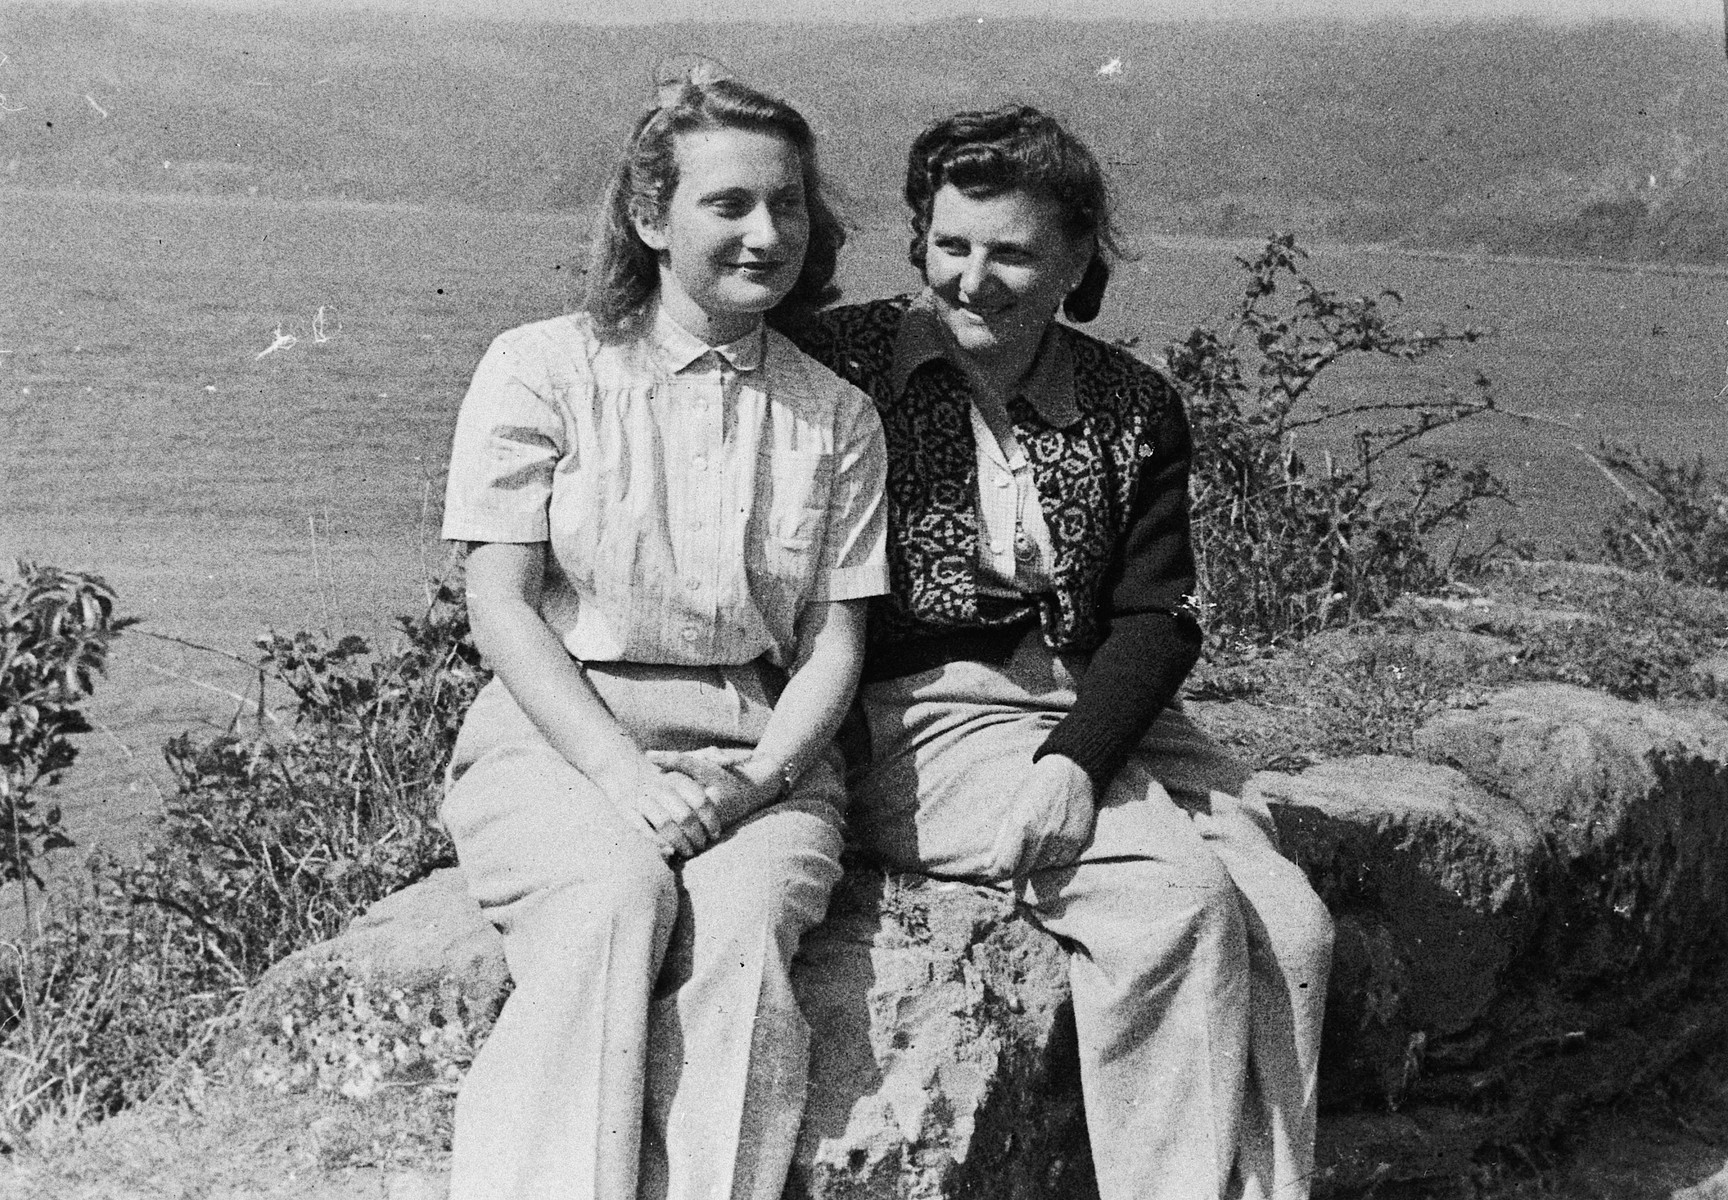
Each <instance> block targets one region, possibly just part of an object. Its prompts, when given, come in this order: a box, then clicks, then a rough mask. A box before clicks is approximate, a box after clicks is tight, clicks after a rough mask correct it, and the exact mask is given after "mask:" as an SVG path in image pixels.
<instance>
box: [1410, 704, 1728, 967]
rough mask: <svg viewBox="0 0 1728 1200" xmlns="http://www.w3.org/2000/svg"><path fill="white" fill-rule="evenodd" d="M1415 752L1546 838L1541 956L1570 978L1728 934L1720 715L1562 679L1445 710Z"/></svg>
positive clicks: (1715, 941)
mask: <svg viewBox="0 0 1728 1200" xmlns="http://www.w3.org/2000/svg"><path fill="white" fill-rule="evenodd" d="M1416 745H1417V748H1418V750H1419V752H1420V753H1422V754H1423V755H1424V756H1425V757H1427V758H1430V759H1432V760H1434V761H1436V762H1441V763H1446V764H1448V765H1450V766H1453V767H1456V768H1457V769H1459V770H1460V771H1462V772H1464V773H1465V774H1467V775H1469V776H1470V777H1471V778H1473V779H1475V780H1476V781H1477V782H1479V783H1481V784H1482V785H1484V786H1485V787H1487V788H1489V789H1491V790H1493V791H1495V792H1497V793H1499V794H1500V795H1503V796H1508V797H1511V798H1513V799H1514V800H1515V801H1516V802H1517V803H1518V804H1519V805H1520V806H1521V807H1522V808H1523V809H1524V811H1525V812H1527V813H1529V814H1530V817H1531V819H1532V820H1533V821H1534V822H1535V824H1536V826H1537V828H1538V829H1540V830H1541V831H1542V833H1543V835H1544V836H1545V837H1546V838H1547V839H1549V841H1550V843H1551V844H1552V846H1553V847H1554V857H1555V865H1556V868H1557V874H1556V880H1555V892H1554V895H1553V897H1552V898H1551V900H1550V902H1549V904H1548V908H1547V913H1546V928H1545V930H1544V931H1543V937H1542V946H1541V948H1540V956H1539V964H1536V963H1533V964H1532V965H1533V966H1539V969H1541V970H1543V971H1544V972H1545V973H1550V974H1552V975H1553V976H1554V977H1555V981H1556V982H1557V983H1558V985H1559V986H1560V987H1561V989H1562V990H1563V991H1566V992H1576V991H1580V990H1582V989H1584V988H1586V987H1589V986H1591V985H1597V984H1601V983H1604V982H1613V981H1616V980H1623V979H1626V978H1628V977H1630V976H1631V975H1633V974H1634V973H1643V974H1646V975H1647V974H1648V973H1649V972H1650V971H1652V970H1657V969H1660V968H1662V967H1664V966H1680V967H1684V966H1685V965H1686V964H1689V963H1691V962H1692V961H1693V960H1694V959H1696V958H1697V957H1698V956H1699V955H1701V954H1702V955H1704V956H1706V957H1708V956H1712V955H1715V954H1718V953H1720V952H1721V951H1722V950H1724V949H1725V948H1728V719H1725V718H1724V717H1723V715H1722V714H1721V713H1720V712H1719V711H1717V710H1712V709H1710V708H1707V707H1702V706H1700V707H1692V708H1688V709H1680V710H1671V709H1665V708H1661V707H1657V706H1655V705H1650V704H1635V703H1631V702H1629V701H1625V700H1618V699H1615V698H1614V697H1612V696H1607V695H1604V694H1602V693H1600V692H1592V691H1587V690H1585V689H1583V688H1577V687H1571V686H1568V685H1565V684H1552V683H1550V684H1533V685H1528V686H1523V687H1515V688H1509V689H1507V690H1505V691H1503V692H1499V693H1497V694H1496V695H1494V696H1493V697H1491V698H1490V699H1489V701H1488V703H1486V704H1484V705H1483V706H1481V707H1480V708H1475V709H1468V710H1459V711H1453V712H1446V713H1442V714H1440V715H1439V716H1437V717H1435V718H1434V719H1433V720H1431V721H1430V722H1429V723H1428V724H1427V725H1426V726H1425V727H1423V728H1422V729H1421V730H1419V731H1418V732H1417V735H1416Z"/></svg>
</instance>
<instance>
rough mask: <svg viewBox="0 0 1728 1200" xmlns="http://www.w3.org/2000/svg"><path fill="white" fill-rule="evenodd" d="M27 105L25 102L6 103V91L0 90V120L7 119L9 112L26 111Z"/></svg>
mask: <svg viewBox="0 0 1728 1200" xmlns="http://www.w3.org/2000/svg"><path fill="white" fill-rule="evenodd" d="M25 107H26V106H25V105H23V104H8V103H6V93H5V92H0V121H4V120H5V119H6V114H7V113H21V112H23V111H24V109H25Z"/></svg>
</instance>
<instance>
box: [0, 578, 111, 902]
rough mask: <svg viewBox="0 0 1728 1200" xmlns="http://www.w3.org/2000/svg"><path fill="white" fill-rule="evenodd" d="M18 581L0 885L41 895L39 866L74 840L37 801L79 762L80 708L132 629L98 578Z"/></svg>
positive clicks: (6, 695) (12, 597)
mask: <svg viewBox="0 0 1728 1200" xmlns="http://www.w3.org/2000/svg"><path fill="white" fill-rule="evenodd" d="M18 576H19V577H18V582H17V583H15V584H12V585H10V586H8V587H6V588H5V589H4V590H3V591H0V723H3V724H0V833H3V836H4V838H5V843H6V851H5V853H4V854H3V855H0V884H6V883H24V882H26V881H28V882H31V883H35V884H36V885H37V886H41V883H42V880H41V877H40V876H39V875H38V874H37V871H36V867H35V863H36V861H37V860H38V859H40V858H41V856H42V855H43V854H45V853H47V852H48V851H50V850H59V849H64V848H67V847H69V846H71V845H72V841H71V839H69V838H68V837H67V836H66V834H65V833H64V832H63V831H62V830H61V828H60V810H59V809H58V808H49V809H47V810H45V811H41V812H38V811H37V808H36V802H35V799H34V798H33V793H34V792H35V790H36V789H37V788H38V787H39V786H41V785H42V784H44V783H47V784H53V783H56V782H58V781H59V777H60V773H61V772H62V771H64V770H65V769H66V768H67V767H69V766H71V765H72V761H73V759H75V758H76V757H77V754H78V751H77V749H76V748H75V747H74V746H73V745H72V741H71V735H72V734H75V733H84V732H86V731H88V730H89V728H90V723H89V722H88V721H87V720H85V718H84V713H83V710H82V709H81V708H80V707H79V705H80V704H82V703H83V701H84V700H85V699H87V698H88V697H89V695H90V693H91V691H92V690H94V688H95V680H96V675H97V674H98V673H99V672H100V671H101V670H102V668H103V665H104V664H105V663H106V661H107V658H108V647H109V645H110V643H112V642H113V640H114V637H115V636H116V635H117V634H118V633H119V632H120V631H121V630H122V629H124V628H125V627H126V626H127V625H129V624H131V623H132V622H131V621H129V620H126V619H120V618H116V617H115V616H114V593H113V592H112V591H111V590H110V589H109V587H108V585H107V584H106V583H104V582H102V580H101V579H99V578H97V577H96V576H94V575H80V574H78V573H76V572H73V571H62V570H60V569H59V568H57V567H40V566H36V565H35V564H33V563H24V562H21V563H19V564H18ZM25 894H26V896H28V891H26V893H25Z"/></svg>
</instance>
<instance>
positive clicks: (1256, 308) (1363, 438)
mask: <svg viewBox="0 0 1728 1200" xmlns="http://www.w3.org/2000/svg"><path fill="white" fill-rule="evenodd" d="M1306 257H1307V255H1306V252H1305V251H1303V250H1302V249H1301V248H1300V247H1299V246H1297V244H1296V241H1295V239H1294V237H1292V236H1291V235H1288V234H1286V235H1282V236H1278V237H1274V238H1272V239H1270V240H1269V241H1268V242H1267V243H1266V246H1265V248H1264V249H1262V250H1261V251H1260V253H1259V254H1258V255H1257V256H1255V257H1254V258H1251V259H1248V258H1244V259H1239V260H1238V261H1239V262H1240V263H1241V265H1242V267H1243V269H1244V270H1246V271H1247V273H1248V282H1247V284H1246V286H1245V288H1244V290H1243V295H1242V299H1241V302H1240V303H1239V304H1238V305H1237V307H1236V309H1235V311H1234V312H1233V313H1232V314H1231V315H1230V317H1229V318H1228V320H1227V321H1226V323H1225V325H1224V326H1223V328H1222V329H1213V328H1207V327H1200V328H1196V329H1195V330H1193V331H1192V332H1191V333H1190V334H1189V335H1188V336H1187V338H1186V339H1184V340H1183V341H1181V342H1179V343H1177V344H1174V345H1172V346H1170V347H1168V348H1167V350H1166V357H1167V359H1168V361H1169V364H1170V368H1171V370H1172V371H1173V372H1174V374H1175V375H1176V378H1177V379H1178V381H1179V382H1180V383H1181V384H1182V385H1183V386H1184V389H1185V390H1186V392H1187V398H1188V413H1189V418H1190V421H1191V424H1192V428H1193V434H1194V479H1193V488H1192V490H1193V517H1194V529H1195V538H1194V540H1195V550H1196V556H1197V558H1198V560H1199V567H1200V575H1201V596H1200V600H1201V603H1202V605H1203V606H1204V608H1205V610H1206V611H1207V612H1209V613H1212V614H1215V617H1216V619H1215V620H1214V622H1213V626H1212V629H1211V636H1212V640H1213V645H1214V648H1215V649H1217V648H1222V647H1234V646H1241V645H1246V644H1260V645H1266V644H1272V643H1277V642H1281V641H1285V640H1288V639H1292V638H1300V637H1302V636H1305V635H1307V634H1310V633H1313V632H1316V631H1318V630H1320V629H1325V628H1329V627H1333V626H1337V625H1342V624H1344V623H1346V622H1348V621H1350V620H1353V619H1356V618H1357V617H1360V616H1364V615H1366V614H1369V613H1372V612H1375V611H1377V610H1379V609H1381V608H1383V607H1385V606H1386V605H1387V604H1389V603H1390V602H1391V601H1392V600H1393V599H1395V598H1396V597H1397V596H1398V595H1399V594H1400V593H1402V592H1404V591H1408V590H1411V589H1417V588H1430V587H1433V586H1436V585H1438V584H1439V583H1441V582H1443V581H1444V580H1445V579H1446V578H1447V577H1448V576H1449V575H1450V574H1451V573H1453V572H1454V571H1457V570H1462V569H1466V568H1468V567H1470V566H1473V565H1474V564H1475V562H1476V561H1478V560H1480V559H1481V558H1482V557H1483V556H1484V555H1486V554H1487V553H1489V552H1490V551H1491V550H1492V549H1493V548H1495V546H1496V545H1497V543H1491V544H1490V545H1489V546H1487V547H1483V548H1479V549H1476V550H1472V551H1465V550H1464V548H1463V539H1462V534H1463V531H1464V529H1465V527H1466V526H1467V524H1468V522H1469V519H1470V517H1471V516H1472V515H1473V514H1474V513H1475V512H1476V510H1477V509H1478V508H1479V507H1480V506H1481V505H1482V504H1484V503H1485V502H1490V501H1502V502H1504V501H1506V500H1507V498H1508V497H1507V491H1506V489H1505V487H1504V486H1503V485H1502V484H1501V483H1500V481H1499V480H1497V479H1496V478H1494V476H1492V475H1491V474H1489V473H1488V471H1487V470H1486V469H1485V468H1483V467H1481V466H1468V467H1460V466H1458V465H1456V464H1454V463H1452V462H1450V461H1448V460H1446V459H1444V458H1440V457H1437V456H1433V455H1428V454H1422V453H1417V452H1415V450H1414V449H1413V448H1412V447H1413V443H1417V442H1419V441H1420V440H1421V439H1423V438H1425V437H1427V436H1428V435H1429V434H1431V433H1433V432H1434V431H1436V430H1438V429H1443V428H1445V427H1446V426H1449V425H1453V424H1456V423H1458V422H1460V421H1464V420H1468V419H1470V418H1473V417H1476V416H1478V415H1480V414H1483V413H1487V412H1491V411H1493V410H1494V407H1495V404H1494V396H1493V392H1492V389H1491V387H1490V385H1489V383H1488V380H1487V379H1486V378H1484V377H1483V376H1481V375H1477V376H1476V379H1475V389H1474V392H1473V393H1472V394H1469V395H1464V396H1460V395H1457V394H1455V393H1452V392H1450V391H1448V392H1446V393H1445V394H1443V395H1441V396H1438V397H1416V398H1412V397H1409V396H1402V395H1394V396H1383V397H1377V398H1374V399H1371V400H1366V401H1358V402H1350V403H1342V404H1340V403H1337V402H1335V401H1333V400H1332V399H1330V398H1329V397H1327V396H1325V395H1323V394H1322V393H1320V392H1318V391H1317V390H1316V389H1315V385H1316V383H1317V382H1318V381H1319V379H1320V377H1321V376H1322V375H1323V374H1324V373H1326V372H1327V371H1328V370H1329V369H1330V368H1332V367H1333V366H1335V365H1336V364H1338V363H1339V362H1341V361H1343V360H1345V359H1347V358H1350V357H1352V356H1361V355H1369V356H1377V357H1381V358H1389V359H1394V360H1397V361H1402V362H1412V361H1415V360H1417V359H1420V358H1423V357H1425V356H1426V355H1428V354H1430V353H1432V352H1433V351H1435V350H1438V349H1440V348H1442V347H1445V346H1452V345H1465V344H1470V343H1473V342H1475V341H1477V340H1479V339H1480V338H1482V337H1483V336H1485V334H1484V333H1483V331H1481V330H1479V329H1474V328H1467V329H1463V330H1459V331H1456V332H1453V331H1448V330H1445V329H1440V330H1436V331H1434V332H1427V333H1424V332H1421V331H1410V330H1406V329H1403V328H1401V327H1400V326H1398V325H1397V324H1395V323H1394V321H1393V320H1392V318H1391V317H1390V316H1389V315H1388V307H1389V306H1395V305H1397V304H1399V303H1401V302H1402V300H1401V297H1399V295H1398V294H1397V293H1396V292H1392V291H1384V292H1381V293H1380V294H1379V295H1378V296H1371V297H1370V296H1363V297H1355V298H1345V297H1341V296H1339V295H1338V294H1337V293H1336V292H1332V291H1328V290H1325V289H1322V288H1320V287H1318V286H1316V285H1315V283H1314V282H1313V281H1312V280H1311V279H1309V278H1308V277H1307V276H1306V275H1304V274H1303V273H1302V270H1301V260H1302V259H1304V258H1306ZM1346 421H1362V422H1367V421H1372V424H1362V425H1360V426H1359V427H1358V428H1356V429H1355V430H1353V432H1352V434H1351V437H1350V445H1351V447H1352V449H1353V455H1352V456H1350V457H1349V458H1347V459H1346V460H1344V461H1340V460H1338V459H1335V458H1334V457H1333V456H1332V455H1330V454H1327V455H1325V456H1324V457H1323V460H1322V461H1321V463H1319V464H1318V465H1316V464H1314V463H1311V462H1310V461H1309V459H1308V458H1306V457H1304V455H1303V453H1301V451H1300V450H1299V449H1298V435H1299V434H1300V433H1302V432H1303V431H1308V430H1312V431H1316V432H1318V430H1319V427H1326V428H1332V429H1336V428H1337V427H1338V426H1339V424H1340V423H1343V422H1346ZM1398 450H1404V451H1405V453H1406V456H1407V460H1408V462H1409V464H1410V469H1409V470H1408V471H1407V472H1406V473H1405V475H1404V476H1403V478H1401V479H1400V480H1398V483H1399V486H1398V487H1392V486H1389V484H1388V480H1386V479H1384V478H1383V475H1385V474H1390V473H1392V472H1388V471H1386V470H1385V468H1386V467H1387V466H1388V456H1389V455H1391V454H1392V453H1393V452H1394V451H1398ZM1447 535H1451V546H1450V548H1449V550H1447V551H1446V553H1445V555H1444V556H1443V557H1437V556H1436V547H1437V544H1438V543H1440V542H1441V541H1443V540H1444V539H1445V537H1446V536H1447Z"/></svg>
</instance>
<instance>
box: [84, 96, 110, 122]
mask: <svg viewBox="0 0 1728 1200" xmlns="http://www.w3.org/2000/svg"><path fill="white" fill-rule="evenodd" d="M84 99H86V100H88V101H89V102H90V107H91V108H93V109H95V110H96V117H97V119H98V120H101V121H106V120H107V119H108V110H107V109H105V108H103V107H102V106H101V105H100V104H98V103H96V97H94V96H92V95H91V94H90V93H89V92H85V93H84Z"/></svg>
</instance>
